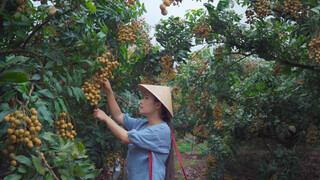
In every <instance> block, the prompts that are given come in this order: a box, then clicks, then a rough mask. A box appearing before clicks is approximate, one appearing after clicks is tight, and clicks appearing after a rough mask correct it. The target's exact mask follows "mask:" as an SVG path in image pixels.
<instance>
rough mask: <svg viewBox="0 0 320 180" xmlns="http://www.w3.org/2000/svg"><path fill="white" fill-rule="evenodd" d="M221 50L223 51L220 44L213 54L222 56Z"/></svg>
mask: <svg viewBox="0 0 320 180" xmlns="http://www.w3.org/2000/svg"><path fill="white" fill-rule="evenodd" d="M222 51H223V49H222V46H218V47H217V48H216V51H215V54H216V55H217V56H222V53H223V52H222Z"/></svg>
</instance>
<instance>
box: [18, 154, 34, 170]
mask: <svg viewBox="0 0 320 180" xmlns="http://www.w3.org/2000/svg"><path fill="white" fill-rule="evenodd" d="M14 159H15V160H17V161H18V162H19V163H22V164H25V165H27V166H29V167H31V166H32V162H31V160H30V159H29V158H28V157H26V156H24V155H19V156H15V157H14Z"/></svg>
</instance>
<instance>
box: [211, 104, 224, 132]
mask: <svg viewBox="0 0 320 180" xmlns="http://www.w3.org/2000/svg"><path fill="white" fill-rule="evenodd" d="M212 115H213V118H214V119H215V122H214V126H215V127H216V128H217V129H218V130H220V129H222V125H223V122H222V104H221V103H220V102H217V103H215V104H214V108H213V113H212Z"/></svg>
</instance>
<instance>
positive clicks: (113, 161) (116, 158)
mask: <svg viewBox="0 0 320 180" xmlns="http://www.w3.org/2000/svg"><path fill="white" fill-rule="evenodd" d="M125 163H126V160H125V159H124V158H122V157H121V156H120V154H119V153H117V154H112V155H111V156H109V157H108V159H107V167H108V169H109V171H108V175H109V176H112V172H111V171H110V169H111V168H115V167H117V166H118V165H119V164H121V166H123V167H124V165H125Z"/></svg>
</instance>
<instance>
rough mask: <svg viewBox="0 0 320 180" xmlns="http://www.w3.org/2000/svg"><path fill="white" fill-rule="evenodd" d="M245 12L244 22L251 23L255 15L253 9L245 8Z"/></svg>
mask: <svg viewBox="0 0 320 180" xmlns="http://www.w3.org/2000/svg"><path fill="white" fill-rule="evenodd" d="M245 13H246V17H247V21H246V23H247V24H253V23H254V21H253V19H254V17H255V15H254V11H253V10H252V9H247V10H246V12H245Z"/></svg>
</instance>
